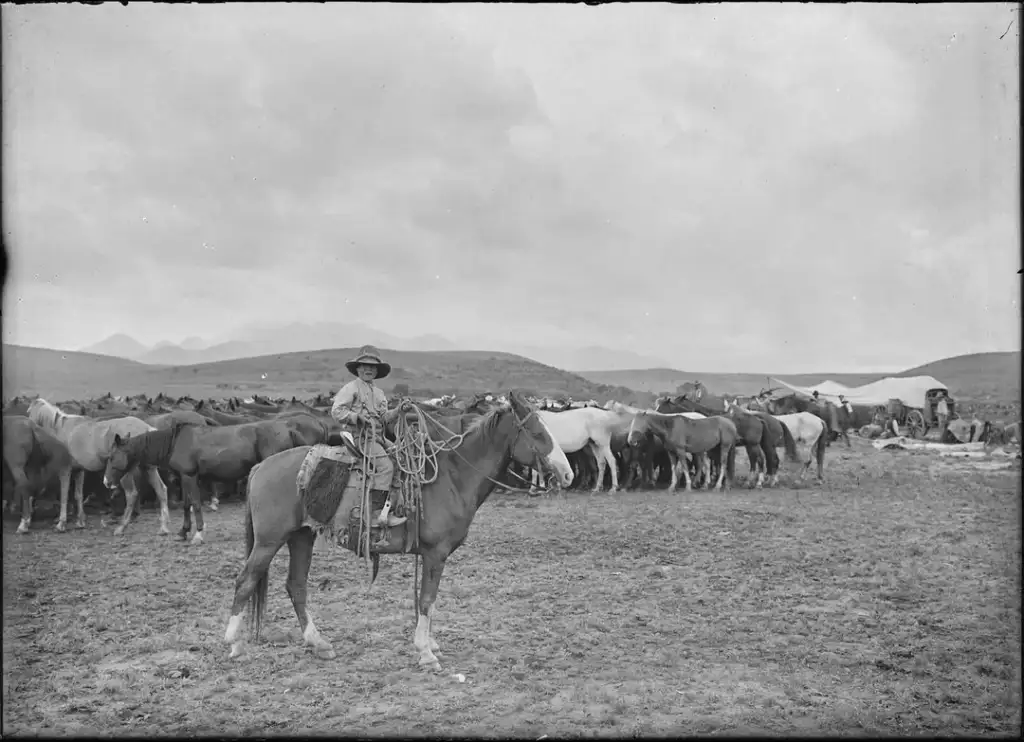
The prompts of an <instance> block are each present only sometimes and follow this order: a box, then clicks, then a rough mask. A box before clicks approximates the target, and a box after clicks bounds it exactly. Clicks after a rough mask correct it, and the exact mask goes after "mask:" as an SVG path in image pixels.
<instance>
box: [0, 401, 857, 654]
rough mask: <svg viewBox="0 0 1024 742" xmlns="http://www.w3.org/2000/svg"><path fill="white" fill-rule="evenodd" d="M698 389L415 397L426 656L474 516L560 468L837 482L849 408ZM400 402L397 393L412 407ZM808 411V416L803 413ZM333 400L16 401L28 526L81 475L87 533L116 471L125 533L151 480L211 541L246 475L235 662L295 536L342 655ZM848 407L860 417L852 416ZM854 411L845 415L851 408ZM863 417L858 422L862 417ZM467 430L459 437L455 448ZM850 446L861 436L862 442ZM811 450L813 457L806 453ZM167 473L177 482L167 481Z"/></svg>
mask: <svg viewBox="0 0 1024 742" xmlns="http://www.w3.org/2000/svg"><path fill="white" fill-rule="evenodd" d="M705 392H706V390H701V393H700V394H688V393H686V391H685V390H684V391H683V392H682V393H680V394H677V395H674V396H671V397H663V398H660V399H658V400H657V402H656V404H655V405H654V407H653V409H639V408H636V407H632V406H630V405H625V404H622V403H619V402H615V401H609V402H607V403H606V404H605V405H604V406H603V407H599V406H597V405H596V404H593V403H591V404H586V405H583V406H572V407H570V408H568V409H564V410H560V411H556V410H552V409H540V407H542V406H546V405H542V404H538V403H537V400H531V399H527V398H526V397H524V396H522V395H521V394H518V393H515V392H509V393H508V394H507V395H503V396H500V397H495V396H494V395H490V394H488V395H479V394H478V395H474V396H472V397H470V398H468V399H465V400H461V401H460V400H451V399H446V400H444V401H443V404H442V405H437V404H429V403H418V404H416V405H413V406H410V403H408V402H407V401H406V402H405V405H406V406H405V407H403V410H406V409H411V410H414V411H415V413H416V414H415V415H412V413H411V412H410V413H409V414H408V416H407V418H406V419H407V420H408V421H412V422H417V424H418V425H419V427H420V433H419V435H421V436H422V437H423V440H424V441H425V445H427V446H433V447H434V448H433V450H434V458H433V461H434V464H433V466H434V469H435V470H434V471H433V472H432V475H431V477H430V478H429V480H424V484H423V495H422V497H423V499H422V503H423V513H422V516H421V520H420V522H419V542H418V546H417V547H416V554H417V555H418V558H421V559H422V560H423V577H422V584H421V586H420V592H419V598H418V600H417V611H418V619H417V628H416V636H415V640H414V645H415V646H416V648H417V650H418V651H419V653H420V662H421V663H422V664H424V665H429V666H433V667H439V663H438V660H437V658H436V654H435V653H436V652H437V643H436V641H435V640H434V638H433V636H432V632H431V623H430V619H431V610H432V605H433V602H434V599H435V597H436V594H437V587H438V583H439V581H440V578H441V573H442V571H443V568H444V564H445V560H446V559H447V558H448V556H450V554H451V553H452V552H453V551H455V549H457V548H458V547H459V546H460V545H461V544H462V543H463V541H464V540H465V537H466V534H467V533H468V529H469V526H470V523H471V522H472V519H473V517H474V515H475V513H476V511H477V509H478V508H479V507H480V505H482V504H483V502H484V501H485V500H486V499H487V497H488V496H489V495H490V494H491V493H492V492H493V491H494V489H495V488H496V487H505V488H516V486H517V484H518V483H523V484H530V485H533V486H536V485H538V484H539V483H540V482H541V481H542V480H543V477H544V475H545V474H547V475H549V476H550V477H551V478H552V479H553V480H554V481H555V482H556V483H557V485H558V486H560V487H569V486H571V485H574V484H575V486H577V487H579V486H581V485H582V486H586V485H589V486H590V488H591V489H592V490H593V491H597V490H600V489H601V488H602V487H603V486H604V484H605V481H606V479H610V490H611V491H616V490H618V489H620V486H619V485H620V476H621V477H622V483H623V486H624V487H626V488H629V487H634V486H639V487H655V486H657V485H658V483H659V482H664V483H667V485H668V486H669V487H670V488H671V489H672V490H675V489H676V487H677V486H678V484H679V482H680V480H682V481H683V483H684V485H685V488H686V489H690V488H691V487H694V486H696V487H700V486H706V487H709V488H714V489H717V490H721V489H723V487H727V486H729V485H730V484H731V483H732V481H733V478H734V476H735V458H736V453H737V449H738V448H741V447H742V448H743V449H744V450H745V451H746V452H747V457H748V459H749V464H750V473H749V475H748V478H747V484H748V486H751V487H762V486H773V485H775V484H777V482H778V477H779V470H780V466H781V459H780V456H779V453H778V452H779V450H780V449H781V450H783V451H784V452H785V456H786V459H787V460H789V461H793V462H801V463H802V464H803V466H802V467H801V471H800V476H801V478H803V477H804V476H805V475H806V473H807V472H808V471H809V468H810V466H811V465H812V464H813V463H815V461H816V462H817V477H818V479H819V480H820V479H821V478H822V477H823V476H824V470H823V467H824V460H825V447H826V446H827V445H828V444H829V442H830V440H831V438H832V437H833V435H845V428H843V427H842V426H843V425H845V424H847V423H850V422H851V421H850V420H848V419H846V418H845V417H842V416H840V415H839V414H837V411H836V410H835V409H827V408H825V407H820V408H819V407H810V406H808V405H807V403H806V402H803V401H800V400H785V399H784V400H779V401H775V402H770V401H765V400H761V401H760V402H758V401H757V400H750V401H748V402H747V404H743V405H741V404H738V403H737V401H736V400H731V401H730V400H728V399H724V398H720V397H714V396H713V395H710V394H706V393H705ZM397 402H398V400H394V401H393V404H394V403H397ZM798 406H800V407H804V409H794V408H795V407H798ZM329 411H330V397H329V396H325V395H321V396H318V397H317V398H315V399H313V400H310V401H309V402H303V401H300V400H297V399H295V398H292V399H291V400H290V401H287V400H278V401H277V402H271V401H270V400H267V399H259V398H253V399H249V400H241V399H237V398H233V399H228V400H197V399H193V398H191V397H180V398H176V399H172V398H170V397H167V396H164V395H163V394H159V395H157V397H155V398H149V397H147V396H145V395H138V396H134V397H124V398H115V397H114V396H113V395H110V394H107V395H106V396H104V397H102V398H100V399H97V400H90V401H86V402H77V401H76V402H64V403H58V404H53V403H50V402H48V401H47V400H45V399H42V398H38V397H37V398H33V399H28V398H16V399H14V400H11V401H10V402H8V403H7V404H6V405H5V406H4V474H5V478H7V479H10V480H11V481H12V483H13V495H14V497H13V500H14V502H15V503H16V504H20V505H21V508H22V511H21V515H22V517H21V522H20V524H19V526H18V532H19V533H26V532H28V530H29V526H30V522H31V517H32V502H33V498H34V497H35V496H36V495H38V494H39V490H40V489H41V488H43V487H45V486H47V484H48V483H56V486H58V487H59V494H60V515H59V517H58V520H57V524H56V529H57V530H58V531H65V530H66V527H67V517H68V512H67V511H68V500H69V493H70V490H71V485H72V480H73V482H74V487H75V504H76V507H77V516H78V517H77V525H78V527H80V528H84V527H85V525H86V523H85V511H84V490H85V479H86V476H87V475H89V476H92V477H93V478H94V479H95V478H96V477H101V478H102V479H101V481H102V484H103V488H104V489H106V490H110V491H115V490H119V489H120V490H123V492H124V493H125V510H124V514H123V516H122V518H121V522H120V524H119V525H118V526H117V528H116V529H115V534H118V535H120V534H123V533H124V530H125V528H126V527H127V526H128V524H129V522H130V519H131V516H132V514H133V512H134V511H135V509H136V507H137V505H138V502H139V494H140V489H141V487H142V486H144V485H145V484H147V483H148V486H149V487H150V488H151V489H152V491H153V492H154V493H155V495H156V497H157V499H158V501H159V504H160V521H159V522H160V525H159V532H160V533H161V534H168V533H169V518H170V516H169V495H168V487H167V483H168V482H174V483H176V484H177V485H178V486H180V491H181V497H182V501H183V507H182V510H183V522H182V528H181V531H180V532H179V535H180V537H181V538H183V539H187V538H188V537H189V534H190V533H191V531H192V522H191V516H192V515H194V516H195V521H196V524H195V525H196V531H195V535H194V536H193V538H192V542H193V543H201V542H202V540H203V532H204V525H205V524H204V521H203V515H202V506H201V505H202V497H201V489H202V488H204V487H207V486H210V487H212V489H213V497H214V499H213V500H211V506H212V507H214V508H215V507H216V501H217V500H216V498H217V497H218V496H223V495H225V494H226V493H227V491H228V489H229V488H230V487H232V486H237V485H239V484H241V485H242V486H243V489H244V491H245V502H246V516H245V518H246V520H245V532H246V545H245V555H246V563H245V566H244V568H243V569H242V571H241V573H240V574H239V576H238V579H237V581H236V585H235V594H234V600H233V605H232V609H231V616H230V619H229V622H228V627H227V630H226V633H225V641H227V642H228V643H229V644H230V645H231V648H232V651H231V654H232V656H235V655H238V654H240V653H241V651H242V641H241V638H240V631H241V624H242V617H241V611H242V609H243V608H244V607H245V606H246V605H248V606H249V607H250V610H251V611H252V617H253V618H252V629H253V632H254V636H255V635H257V634H258V631H259V627H260V623H261V619H262V613H263V608H264V606H265V596H266V589H267V570H268V568H269V564H270V561H271V560H272V559H273V558H274V555H275V554H276V553H277V552H278V551H279V550H280V549H281V548H282V547H283V546H284V545H286V544H287V546H288V548H289V552H290V567H289V573H288V580H287V591H288V594H289V596H290V597H291V600H292V603H293V606H294V609H295V612H296V616H297V617H298V620H299V623H300V626H301V629H302V632H303V638H304V641H305V643H306V644H308V645H309V646H311V647H313V648H314V649H315V650H316V651H317V652H319V653H320V654H322V655H324V656H333V650H332V649H331V647H330V644H329V642H327V641H326V640H324V639H323V637H322V636H321V635H320V634H319V632H318V631H317V629H316V627H315V626H314V624H313V621H312V619H311V617H310V616H309V613H308V611H307V610H306V580H307V576H308V571H309V565H310V561H311V559H312V545H313V541H314V538H315V534H314V532H313V531H312V530H310V528H308V527H305V526H306V524H307V522H306V520H305V513H304V512H303V504H302V501H301V498H300V496H299V493H298V491H297V485H296V476H297V473H298V470H299V467H300V466H301V464H302V462H303V460H304V459H305V456H306V454H307V453H308V452H309V451H310V449H311V447H312V446H314V445H317V444H328V445H341V444H342V442H343V438H342V431H341V428H340V426H339V425H338V423H336V422H335V421H334V420H333V419H332V418H331V417H330V414H329ZM847 412H848V411H847ZM844 414H845V413H844ZM849 426H852V425H848V427H849ZM455 439H457V443H456V444H452V443H451V442H452V441H453V440H455ZM847 444H849V439H847ZM801 448H802V449H803V454H801ZM165 480H166V482H165Z"/></svg>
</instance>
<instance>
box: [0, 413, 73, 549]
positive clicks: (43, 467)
mask: <svg viewBox="0 0 1024 742" xmlns="http://www.w3.org/2000/svg"><path fill="white" fill-rule="evenodd" d="M4 468H5V469H7V470H8V471H9V472H10V475H11V479H13V480H14V501H15V502H18V501H19V500H20V502H21V523H19V524H18V533H28V529H29V526H30V525H31V523H32V495H33V492H34V491H35V489H37V488H41V487H43V486H45V485H46V483H47V482H48V481H49V480H50V479H51V478H52V477H54V476H56V477H58V478H59V480H60V504H61V519H60V521H58V522H59V523H61V524H62V527H63V523H64V522H65V521H67V518H68V490H69V489H71V454H70V453H68V449H67V446H65V445H64V444H63V443H61V442H60V441H59V440H58V439H57V438H56V437H55V436H53V435H51V434H50V433H49V432H48V431H47V430H46V429H45V428H43V427H41V426H39V425H36V424H35V423H34V422H32V421H31V420H29V419H28V418H27V417H23V416H21V415H4ZM84 518H85V514H84V513H82V512H81V511H80V512H79V513H78V523H79V526H80V527H82V528H84V527H85V522H84Z"/></svg>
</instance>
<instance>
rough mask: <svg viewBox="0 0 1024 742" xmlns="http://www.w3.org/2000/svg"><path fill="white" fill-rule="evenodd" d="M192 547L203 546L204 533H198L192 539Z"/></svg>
mask: <svg viewBox="0 0 1024 742" xmlns="http://www.w3.org/2000/svg"><path fill="white" fill-rule="evenodd" d="M186 538H187V536H186ZM192 545H193V546H202V545H203V532H202V531H196V535H195V536H193V537H192Z"/></svg>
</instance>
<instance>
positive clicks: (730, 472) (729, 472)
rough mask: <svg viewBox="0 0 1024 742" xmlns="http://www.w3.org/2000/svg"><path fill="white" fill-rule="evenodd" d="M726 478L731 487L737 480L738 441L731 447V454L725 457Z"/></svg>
mask: <svg viewBox="0 0 1024 742" xmlns="http://www.w3.org/2000/svg"><path fill="white" fill-rule="evenodd" d="M725 476H726V478H727V479H728V481H729V484H730V486H731V485H732V481H733V480H734V479H735V478H736V441H733V443H732V445H731V446H730V447H729V453H728V455H727V456H726V457H725ZM709 486H710V485H709Z"/></svg>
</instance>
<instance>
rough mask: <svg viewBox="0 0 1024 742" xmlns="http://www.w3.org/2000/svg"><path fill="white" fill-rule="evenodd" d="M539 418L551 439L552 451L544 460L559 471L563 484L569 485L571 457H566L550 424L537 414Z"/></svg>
mask: <svg viewBox="0 0 1024 742" xmlns="http://www.w3.org/2000/svg"><path fill="white" fill-rule="evenodd" d="M537 420H539V421H540V424H541V426H542V427H543V428H544V432H545V433H547V435H548V439H549V440H550V441H551V453H549V454H548V455H547V456H545V457H544V461H545V463H546V464H547V465H548V466H549V467H551V469H552V470H554V471H555V472H557V473H558V476H559V478H560V479H561V480H562V486H563V487H568V486H569V485H570V484H572V467H571V466H570V465H569V459H568V458H567V457H566V455H565V451H563V450H562V447H561V446H559V445H558V441H556V440H555V436H554V435H552V433H551V429H550V428H549V427H548V424H547V423H546V422H544V420H543V418H541V417H540V415H538V416H537Z"/></svg>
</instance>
